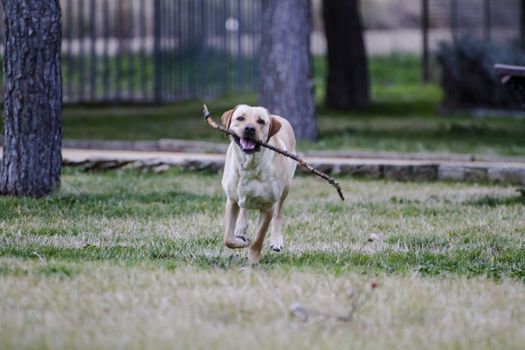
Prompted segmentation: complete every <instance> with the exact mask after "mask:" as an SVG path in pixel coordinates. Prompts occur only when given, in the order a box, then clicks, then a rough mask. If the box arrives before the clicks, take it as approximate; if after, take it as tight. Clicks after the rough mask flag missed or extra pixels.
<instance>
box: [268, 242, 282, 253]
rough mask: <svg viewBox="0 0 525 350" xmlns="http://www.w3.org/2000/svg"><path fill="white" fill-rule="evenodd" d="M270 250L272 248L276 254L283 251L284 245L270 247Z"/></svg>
mask: <svg viewBox="0 0 525 350" xmlns="http://www.w3.org/2000/svg"><path fill="white" fill-rule="evenodd" d="M270 248H272V250H273V251H274V252H280V251H281V250H283V246H282V245H274V244H272V245H270Z"/></svg>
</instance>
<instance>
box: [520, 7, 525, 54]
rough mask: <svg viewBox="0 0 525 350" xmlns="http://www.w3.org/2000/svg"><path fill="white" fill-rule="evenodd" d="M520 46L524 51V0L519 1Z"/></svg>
mask: <svg viewBox="0 0 525 350" xmlns="http://www.w3.org/2000/svg"><path fill="white" fill-rule="evenodd" d="M520 46H521V49H522V50H525V0H521V1H520Z"/></svg>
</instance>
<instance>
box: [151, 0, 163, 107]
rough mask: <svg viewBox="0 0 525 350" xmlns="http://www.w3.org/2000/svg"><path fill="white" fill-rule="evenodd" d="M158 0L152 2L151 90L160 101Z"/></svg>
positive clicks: (160, 74) (156, 99) (160, 62)
mask: <svg viewBox="0 0 525 350" xmlns="http://www.w3.org/2000/svg"><path fill="white" fill-rule="evenodd" d="M160 1H161V0H154V2H153V23H154V24H153V25H154V28H153V75H154V78H153V79H154V80H153V90H154V95H155V101H157V102H161V100H162V67H161V64H162V58H161V52H160V49H161V47H160V41H161V23H160V21H161V13H160V10H161V9H160Z"/></svg>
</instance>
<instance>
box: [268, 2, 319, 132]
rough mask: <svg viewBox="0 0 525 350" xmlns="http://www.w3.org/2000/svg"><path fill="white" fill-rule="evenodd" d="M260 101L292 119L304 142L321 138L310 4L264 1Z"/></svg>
mask: <svg viewBox="0 0 525 350" xmlns="http://www.w3.org/2000/svg"><path fill="white" fill-rule="evenodd" d="M262 23H263V30H262V44H261V46H262V47H261V54H260V79H261V88H260V93H259V102H260V104H261V105H262V106H264V107H266V108H268V110H269V111H270V112H271V113H273V114H278V115H281V116H283V117H284V118H286V119H288V120H289V121H290V123H291V124H292V126H293V127H294V130H295V134H296V136H297V137H298V138H301V139H314V138H315V137H317V123H316V119H315V103H314V83H313V79H312V64H311V57H310V28H311V18H310V1H309V0H263V21H262Z"/></svg>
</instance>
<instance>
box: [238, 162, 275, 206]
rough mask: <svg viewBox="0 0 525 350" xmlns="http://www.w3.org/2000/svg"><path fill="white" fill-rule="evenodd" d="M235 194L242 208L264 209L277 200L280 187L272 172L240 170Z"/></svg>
mask: <svg viewBox="0 0 525 350" xmlns="http://www.w3.org/2000/svg"><path fill="white" fill-rule="evenodd" d="M281 191H282V189H281ZM237 195H238V197H239V206H241V207H242V208H246V209H264V208H269V207H271V206H272V205H273V204H274V203H275V202H276V201H277V199H278V198H279V196H280V189H279V186H278V182H277V181H275V179H273V178H272V174H265V173H260V172H256V171H241V173H240V178H239V182H238V186H237Z"/></svg>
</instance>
